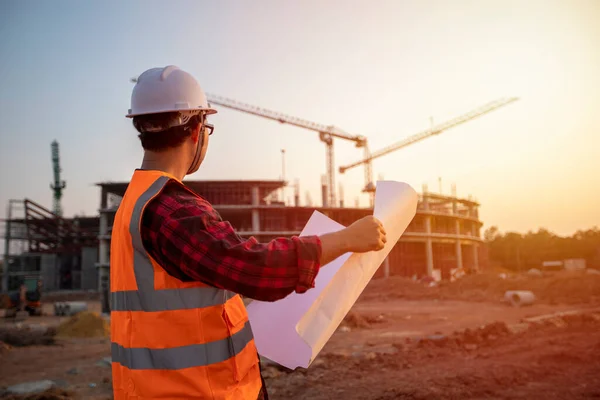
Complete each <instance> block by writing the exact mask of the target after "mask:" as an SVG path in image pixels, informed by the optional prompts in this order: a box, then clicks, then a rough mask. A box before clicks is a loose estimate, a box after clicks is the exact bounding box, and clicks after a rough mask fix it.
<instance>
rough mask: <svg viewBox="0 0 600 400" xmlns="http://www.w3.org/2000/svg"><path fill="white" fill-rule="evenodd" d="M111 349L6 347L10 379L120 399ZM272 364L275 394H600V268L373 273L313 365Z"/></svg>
mask: <svg viewBox="0 0 600 400" xmlns="http://www.w3.org/2000/svg"><path fill="white" fill-rule="evenodd" d="M510 289H522V290H532V291H534V292H535V294H536V295H537V299H536V302H535V304H533V305H531V306H526V307H513V306H510V305H508V304H506V303H504V302H502V301H501V300H502V296H503V294H504V291H506V290H510ZM89 305H90V309H91V310H92V311H99V303H98V302H97V301H91V302H90V303H89ZM46 311H48V312H50V311H51V307H50V305H48V304H47V305H46ZM66 319H67V317H54V316H42V317H32V318H29V319H28V320H27V321H26V322H24V324H37V325H39V324H43V325H48V326H58V325H59V324H60V323H61V322H64V321H65V320H66ZM0 324H1V325H0V328H1V327H6V326H7V325H10V324H14V322H11V321H9V320H4V321H2V322H1V323H0ZM109 356H110V351H109V339H108V338H107V337H92V338H72V337H62V338H57V340H56V344H54V345H34V346H26V347H14V346H13V347H11V346H7V345H4V346H2V345H0V360H1V362H0V387H2V386H4V387H7V386H10V385H14V384H18V383H22V382H27V381H35V380H43V379H49V380H53V381H55V382H56V383H57V384H58V385H59V387H62V388H63V389H66V390H67V392H62V394H60V395H59V394H55V395H54V397H52V396H50V395H48V396H47V397H43V398H48V399H51V398H55V399H59V398H81V399H110V398H112V396H111V373H110V366H109V364H108V362H106V359H105V358H106V357H109ZM263 369H264V376H265V379H266V382H267V386H268V388H269V392H270V396H271V398H272V399H317V400H318V399H379V400H383V399H465V398H469V399H482V398H483V399H515V398H516V399H519V398H523V399H525V398H527V399H589V398H600V275H597V274H588V273H585V272H578V273H555V274H547V275H545V276H537V275H536V276H527V275H522V276H519V277H516V278H509V279H501V278H499V277H498V275H497V274H488V275H479V276H468V277H465V278H463V279H462V280H460V281H458V282H454V283H448V284H444V285H441V286H437V287H427V286H426V285H425V284H422V283H418V282H413V281H411V280H408V279H405V278H389V279H387V280H377V281H373V282H372V283H371V284H370V285H369V287H367V289H366V290H365V292H364V293H363V295H362V296H361V298H360V299H359V301H358V302H357V303H356V305H355V307H354V308H353V309H352V311H351V312H350V314H349V315H348V316H347V317H346V319H345V321H344V322H343V323H342V325H341V326H340V328H339V329H338V330H337V331H336V333H335V334H334V335H333V337H332V338H331V340H330V341H329V342H328V344H327V345H326V346H325V348H324V349H323V351H322V352H321V353H320V354H319V356H318V357H317V359H316V360H315V361H314V362H313V364H312V365H311V366H310V367H309V368H308V369H306V370H304V369H300V370H296V371H293V372H292V371H288V370H285V369H283V368H278V367H277V366H274V365H264V366H263ZM56 393H61V392H60V391H57V392H56ZM65 393H69V395H65ZM61 396H62V397H61ZM7 398H9V397H7ZM12 398H14V399H17V398H25V397H12ZM32 398H33V397H32ZM38 398H42V397H38Z"/></svg>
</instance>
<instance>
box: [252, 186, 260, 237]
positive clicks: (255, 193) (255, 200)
mask: <svg viewBox="0 0 600 400" xmlns="http://www.w3.org/2000/svg"><path fill="white" fill-rule="evenodd" d="M252 205H253V206H254V207H258V206H259V205H260V194H259V188H258V186H252ZM252 231H253V232H260V212H259V210H258V208H253V209H252Z"/></svg>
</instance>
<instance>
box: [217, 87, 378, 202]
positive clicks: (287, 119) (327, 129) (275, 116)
mask: <svg viewBox="0 0 600 400" xmlns="http://www.w3.org/2000/svg"><path fill="white" fill-rule="evenodd" d="M207 98H208V101H209V102H211V103H213V104H216V105H219V106H222V107H227V108H231V109H232V110H237V111H241V112H245V113H247V114H252V115H256V116H258V117H263V118H267V119H271V120H273V121H277V122H280V123H282V124H289V125H294V126H297V127H299V128H304V129H308V130H311V131H315V132H318V133H319V139H320V140H321V141H322V142H323V143H325V146H327V151H326V157H327V158H326V165H327V186H328V196H327V199H326V200H327V203H325V204H323V206H324V207H327V206H329V207H335V204H336V196H335V160H334V154H333V138H338V139H345V140H349V141H352V142H354V143H355V145H356V147H363V148H364V149H365V155H367V154H369V153H368V146H367V138H366V137H364V136H361V135H352V134H349V133H347V132H344V131H343V130H341V129H340V128H337V127H335V126H333V125H323V124H319V123H316V122H312V121H307V120H305V119H302V118H297V117H293V116H291V115H287V114H283V113H280V112H277V111H272V110H268V109H266V108H262V107H257V106H253V105H251V104H247V103H242V102H240V101H237V100H233V99H228V98H226V97H222V96H216V95H213V94H207Z"/></svg>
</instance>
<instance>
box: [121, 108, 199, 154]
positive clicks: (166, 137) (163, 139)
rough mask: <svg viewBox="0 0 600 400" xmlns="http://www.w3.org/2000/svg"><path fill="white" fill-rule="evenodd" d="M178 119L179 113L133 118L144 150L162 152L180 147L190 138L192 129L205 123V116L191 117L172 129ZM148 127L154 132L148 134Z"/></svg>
mask: <svg viewBox="0 0 600 400" xmlns="http://www.w3.org/2000/svg"><path fill="white" fill-rule="evenodd" d="M178 118H180V114H179V112H168V113H160V114H147V115H139V116H137V117H133V126H134V127H135V129H136V130H137V131H138V132H139V135H138V137H139V138H140V141H141V142H142V147H143V148H144V150H149V151H156V152H161V151H166V150H168V149H172V148H175V147H178V146H180V145H181V144H182V143H183V142H185V140H186V139H187V138H188V137H190V135H191V134H192V130H193V129H192V128H194V127H195V126H196V125H197V124H199V123H202V122H203V116H202V115H201V114H199V115H194V116H193V117H191V118H190V119H189V121H188V122H187V123H185V124H183V125H179V126H172V127H170V126H171V125H172V123H173V121H174V120H175V119H178ZM148 127H153V129H152V132H148ZM160 127H165V129H160ZM157 129H158V130H157Z"/></svg>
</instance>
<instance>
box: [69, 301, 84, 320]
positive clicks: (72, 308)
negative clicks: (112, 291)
mask: <svg viewBox="0 0 600 400" xmlns="http://www.w3.org/2000/svg"><path fill="white" fill-rule="evenodd" d="M64 305H65V315H68V316H71V315H75V314H77V313H80V312H82V311H87V309H88V306H87V303H86V302H85V301H67V302H65V303H64Z"/></svg>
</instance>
